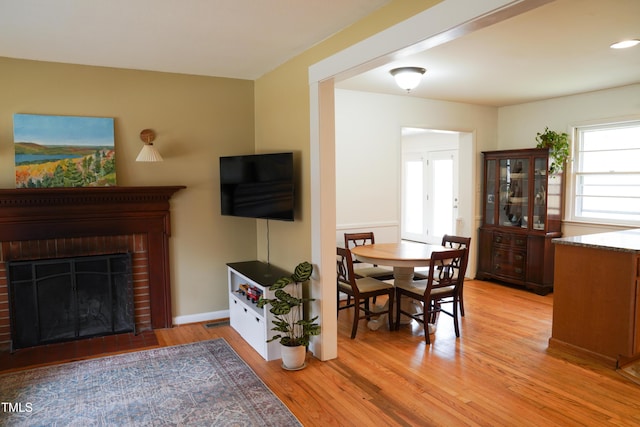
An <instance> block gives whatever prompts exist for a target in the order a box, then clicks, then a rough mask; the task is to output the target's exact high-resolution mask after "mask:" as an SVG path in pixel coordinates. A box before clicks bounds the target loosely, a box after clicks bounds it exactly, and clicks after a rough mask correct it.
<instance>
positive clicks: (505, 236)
mask: <svg viewBox="0 0 640 427" xmlns="http://www.w3.org/2000/svg"><path fill="white" fill-rule="evenodd" d="M493 243H495V244H497V245H504V246H511V247H514V248H526V247H527V236H521V235H519V234H509V233H493Z"/></svg>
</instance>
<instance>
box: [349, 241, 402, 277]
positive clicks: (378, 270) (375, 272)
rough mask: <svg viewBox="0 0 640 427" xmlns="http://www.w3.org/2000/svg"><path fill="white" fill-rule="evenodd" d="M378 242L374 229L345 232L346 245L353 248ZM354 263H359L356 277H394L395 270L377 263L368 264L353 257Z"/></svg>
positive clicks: (355, 270)
mask: <svg viewBox="0 0 640 427" xmlns="http://www.w3.org/2000/svg"><path fill="white" fill-rule="evenodd" d="M375 242H376V239H375V236H374V234H373V231H365V232H361V233H344V247H345V248H347V249H352V248H354V247H356V246H361V245H373V244H374V243H375ZM352 260H353V263H354V264H362V265H361V266H360V265H359V266H358V268H355V269H354V273H355V275H356V277H358V278H362V277H373V278H375V279H378V280H391V279H393V270H391V269H388V268H384V267H379V266H377V265H376V264H366V263H363V262H361V261H358V260H357V259H355V258H353V259H352Z"/></svg>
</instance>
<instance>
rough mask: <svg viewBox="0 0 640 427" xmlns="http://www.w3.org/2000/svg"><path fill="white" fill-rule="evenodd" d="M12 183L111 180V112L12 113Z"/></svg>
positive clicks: (65, 183)
mask: <svg viewBox="0 0 640 427" xmlns="http://www.w3.org/2000/svg"><path fill="white" fill-rule="evenodd" d="M13 140H14V143H15V153H16V154H15V164H16V188H48V187H98V186H102V187H104V186H109V185H116V159H115V157H116V155H115V146H114V128H113V118H103V117H74V116H45V115H36V114H14V116H13Z"/></svg>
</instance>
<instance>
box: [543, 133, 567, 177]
mask: <svg viewBox="0 0 640 427" xmlns="http://www.w3.org/2000/svg"><path fill="white" fill-rule="evenodd" d="M536 141H537V142H538V145H537V146H536V147H537V148H548V149H549V156H550V157H551V160H552V161H551V163H550V164H549V172H550V173H551V174H554V173H560V172H562V169H563V168H564V164H565V163H566V161H567V159H568V158H569V135H568V134H566V133H565V132H562V133H558V132H556V131H553V130H549V127H545V128H544V132H542V133H541V132H538V133H536Z"/></svg>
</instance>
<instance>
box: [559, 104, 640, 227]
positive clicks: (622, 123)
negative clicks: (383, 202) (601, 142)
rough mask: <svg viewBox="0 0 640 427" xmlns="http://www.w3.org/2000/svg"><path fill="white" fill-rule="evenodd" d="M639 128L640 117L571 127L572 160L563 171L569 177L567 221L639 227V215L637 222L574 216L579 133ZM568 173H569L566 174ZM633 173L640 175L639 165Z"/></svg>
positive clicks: (576, 199) (578, 160) (578, 173)
mask: <svg viewBox="0 0 640 427" xmlns="http://www.w3.org/2000/svg"><path fill="white" fill-rule="evenodd" d="M630 125H631V126H633V125H635V126H640V116H637V117H636V116H634V117H630V118H629V117H627V118H624V119H609V120H602V121H598V122H591V123H588V124H578V125H574V126H573V127H572V136H573V138H572V144H571V153H572V159H571V161H570V162H569V163H568V165H567V170H565V176H566V175H568V174H569V175H570V180H569V182H570V185H569V188H568V190H569V191H568V192H569V194H568V198H567V211H568V212H567V214H566V215H565V217H566V218H567V219H568V220H569V221H573V222H579V223H588V224H610V225H624V226H640V215H639V218H638V220H637V221H636V220H619V219H613V218H606V217H601V218H594V217H586V216H578V215H577V214H576V208H577V205H578V196H577V192H578V176H579V175H580V174H581V172H580V168H581V165H580V143H581V132H582V131H584V130H587V131H588V130H596V129H607V128H616V127H626V126H630ZM567 172H569V173H567ZM623 173H630V172H620V173H617V172H613V174H614V175H617V174H623ZM634 173H638V174H640V163H639V164H638V169H637V171H634Z"/></svg>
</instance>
